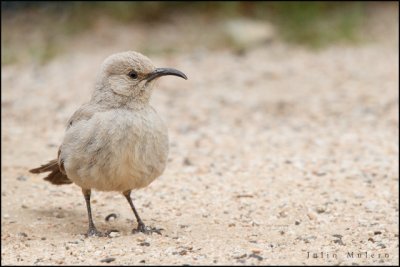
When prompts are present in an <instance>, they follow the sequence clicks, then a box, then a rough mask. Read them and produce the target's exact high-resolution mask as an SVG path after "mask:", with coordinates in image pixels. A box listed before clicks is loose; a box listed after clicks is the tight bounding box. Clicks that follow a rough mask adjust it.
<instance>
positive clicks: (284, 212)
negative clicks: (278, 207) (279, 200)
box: [279, 211, 288, 218]
mask: <svg viewBox="0 0 400 267" xmlns="http://www.w3.org/2000/svg"><path fill="white" fill-rule="evenodd" d="M287 215H288V214H287V212H286V211H281V212H279V216H280V217H281V218H286V217H287Z"/></svg>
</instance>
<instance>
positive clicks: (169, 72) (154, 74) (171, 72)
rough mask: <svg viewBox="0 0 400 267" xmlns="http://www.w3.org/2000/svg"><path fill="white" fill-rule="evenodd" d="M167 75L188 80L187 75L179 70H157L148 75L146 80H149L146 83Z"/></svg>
mask: <svg viewBox="0 0 400 267" xmlns="http://www.w3.org/2000/svg"><path fill="white" fill-rule="evenodd" d="M165 75H174V76H178V77H181V78H183V79H185V80H187V77H186V75H185V74H184V73H183V72H181V71H179V70H176V69H173V68H156V69H155V70H154V71H153V72H151V73H149V74H148V75H147V77H146V78H145V79H146V80H147V82H146V83H148V82H150V81H152V80H154V79H156V78H158V77H161V76H165Z"/></svg>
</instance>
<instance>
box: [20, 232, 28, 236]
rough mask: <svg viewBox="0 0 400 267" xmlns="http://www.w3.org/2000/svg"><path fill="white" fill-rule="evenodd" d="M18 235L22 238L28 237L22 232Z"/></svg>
mask: <svg viewBox="0 0 400 267" xmlns="http://www.w3.org/2000/svg"><path fill="white" fill-rule="evenodd" d="M18 235H19V236H22V237H28V235H27V234H26V233H24V232H20V233H18Z"/></svg>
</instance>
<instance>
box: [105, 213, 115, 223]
mask: <svg viewBox="0 0 400 267" xmlns="http://www.w3.org/2000/svg"><path fill="white" fill-rule="evenodd" d="M116 219H117V214H115V213H110V214H108V215H107V216H106V218H105V220H106V222H108V221H114V220H116Z"/></svg>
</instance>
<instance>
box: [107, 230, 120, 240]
mask: <svg viewBox="0 0 400 267" xmlns="http://www.w3.org/2000/svg"><path fill="white" fill-rule="evenodd" d="M108 236H109V237H111V238H115V237H119V236H121V234H120V233H118V232H116V231H112V232H110V233H109V234H108Z"/></svg>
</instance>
